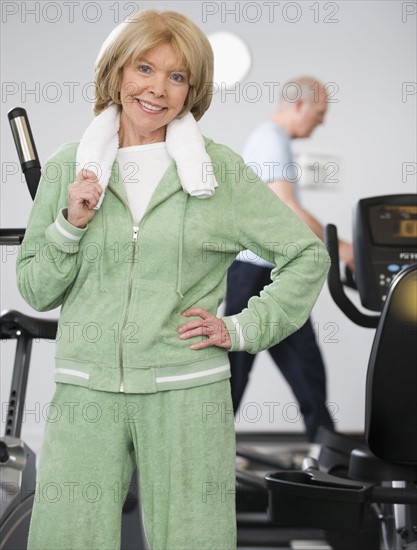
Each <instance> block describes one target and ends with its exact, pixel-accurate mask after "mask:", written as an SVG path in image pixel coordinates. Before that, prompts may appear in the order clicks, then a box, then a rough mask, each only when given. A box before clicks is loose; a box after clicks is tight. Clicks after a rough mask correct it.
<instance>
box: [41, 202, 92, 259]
mask: <svg viewBox="0 0 417 550" xmlns="http://www.w3.org/2000/svg"><path fill="white" fill-rule="evenodd" d="M66 215H67V209H66V208H62V209H61V210H60V211H59V213H58V216H57V218H56V220H55V221H54V223H52V224H51V225H50V226H49V227H48V228H47V229H46V236H47V238H48V240H49V241H51V242H53V243H54V244H55V245H57V246H58V247H59V248H60V249H61V250H62V251H64V252H67V253H75V252H77V251H78V248H79V246H78V244H79V242H80V240H81V238H82V237H83V235H84V233H85V232H86V231H87V229H88V225H87V226H86V227H84V228H83V229H80V228H79V227H75V225H72V224H71V223H69V221H68V220H67V219H66Z"/></svg>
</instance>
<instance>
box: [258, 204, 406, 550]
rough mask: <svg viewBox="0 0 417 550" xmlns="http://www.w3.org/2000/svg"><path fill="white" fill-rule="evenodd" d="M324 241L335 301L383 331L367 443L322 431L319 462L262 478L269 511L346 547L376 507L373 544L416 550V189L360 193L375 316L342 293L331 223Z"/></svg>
mask: <svg viewBox="0 0 417 550" xmlns="http://www.w3.org/2000/svg"><path fill="white" fill-rule="evenodd" d="M326 241H327V247H328V250H329V252H330V254H331V257H332V264H331V269H330V273H329V279H328V281H329V288H330V292H331V294H332V297H333V298H334V300H335V302H336V303H337V305H338V306H339V307H340V308H341V309H342V311H343V312H344V313H345V314H346V315H347V316H348V317H349V318H350V319H351V320H352V321H353V322H355V323H356V324H358V325H360V326H363V327H368V328H376V329H377V330H376V334H375V338H374V341H373V345H372V350H371V355H370V359H369V364H368V372H367V382H366V404H365V441H366V444H367V446H365V445H361V446H358V445H357V444H355V442H352V441H350V440H349V439H347V438H343V436H342V435H341V434H332V433H330V434H329V433H328V434H326V433H323V432H322V434H321V438H322V445H323V448H322V453H321V454H320V456H319V459H318V461H316V460H314V459H311V458H306V459H305V461H304V464H303V468H302V471H278V472H274V473H271V474H268V475H267V476H266V483H267V486H268V493H269V514H270V517H271V519H272V520H273V521H274V522H275V523H276V524H277V525H281V526H284V525H285V526H293V527H297V526H303V527H306V526H311V527H312V526H314V527H320V528H323V529H326V530H332V531H333V532H334V531H340V532H342V533H343V535H342V536H341V537H338V538H337V539H335V540H334V542H333V543H332V545H333V548H334V549H335V550H339V549H341V550H345V549H347V548H352V543H351V542H349V543H347V542H346V541H348V540H349V541H351V540H352V534H353V535H355V534H356V535H358V536H360V535H361V533H362V534H363V532H364V530H365V529H366V526H367V523H368V521H372V519H370V518H369V513H370V512H373V513H374V521H375V519H376V521H377V524H378V527H379V531H380V536H379V540H378V541H376V542H373V543H372V544H374V545H375V546H372V548H384V549H387V550H388V549H389V550H394V549H395V550H397V549H404V550H405V549H407V550H411V549H416V548H417V391H416V388H417V367H416V365H417V195H392V196H382V197H372V198H368V199H363V200H361V201H359V203H358V205H357V207H356V210H355V215H354V240H353V244H354V253H355V265H356V284H357V288H358V290H359V293H360V298H361V303H362V305H363V306H364V307H366V308H368V309H369V310H371V311H379V312H380V314H379V315H369V314H367V313H363V312H361V311H360V310H359V309H358V308H357V307H356V306H355V305H354V304H353V303H352V302H351V301H350V300H349V298H348V297H347V296H346V294H345V293H344V291H343V287H342V284H341V281H340V272H339V258H338V254H337V230H336V227H335V226H328V227H327V228H326ZM349 544H350V546H349ZM363 547H364V548H365V547H366V548H367V550H371V546H370V545H367V546H363ZM356 548H359V546H358V545H356Z"/></svg>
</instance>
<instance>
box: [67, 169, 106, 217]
mask: <svg viewBox="0 0 417 550" xmlns="http://www.w3.org/2000/svg"><path fill="white" fill-rule="evenodd" d="M102 192H103V189H102V187H101V185H100V184H99V182H98V179H97V176H96V175H95V174H94V172H91V171H90V170H86V169H83V170H80V172H78V175H77V178H76V180H75V181H74V183H70V184H69V185H68V217H67V219H68V221H69V223H71V224H72V225H75V227H79V228H84V227H85V226H86V225H87V224H88V222H89V221H90V220H91V219H92V218H93V217H94V214H95V213H96V211H95V210H94V207H95V206H96V204H97V203H98V201H99V199H100V195H101V194H102Z"/></svg>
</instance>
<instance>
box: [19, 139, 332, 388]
mask: <svg viewBox="0 0 417 550" xmlns="http://www.w3.org/2000/svg"><path fill="white" fill-rule="evenodd" d="M205 145H206V150H207V152H208V154H209V156H210V158H211V161H212V164H211V165H209V166H207V167H205V166H203V167H202V170H203V173H204V170H207V171H209V170H212V171H214V173H215V177H216V180H217V182H218V187H217V188H216V190H215V193H214V195H213V196H211V197H210V198H208V199H198V198H196V197H192V196H190V195H188V194H187V193H185V192H184V190H183V188H182V186H181V183H180V180H179V178H178V174H177V170H176V165H175V162H174V161H172V163H171V164H170V166H169V167H168V168H167V170H166V172H165V174H164V176H163V177H162V179H161V181H160V182H159V184H158V187H157V188H156V190H155V192H154V194H153V195H152V197H151V200H150V203H149V205H148V207H147V210H146V212H145V214H144V216H143V218H142V220H141V222H140V224H139V227H138V228H135V227H134V223H133V220H132V217H131V214H130V210H129V206H128V200H127V196H126V193H125V190H124V185H123V181H122V180H121V178H120V176H119V170H118V164H117V161H116V162H114V164H113V166H112V174H111V178H110V182H109V187H108V190H107V192H106V197H105V199H104V201H103V205H102V207H101V208H100V209H99V210H98V211H97V213H96V214H95V216H94V218H93V219H92V220H91V222H90V223H89V224H88V226H87V227H86V228H84V229H79V228H76V227H74V226H73V225H71V224H70V223H68V221H67V220H66V218H65V214H66V207H67V193H68V190H67V187H68V184H70V183H72V182H73V181H75V178H76V174H77V173H78V171H79V169H80V167H77V166H76V161H75V158H76V151H77V147H78V143H70V144H66V145H63V146H62V147H61V148H60V149H59V150H58V151H57V152H56V153H55V154H53V155H52V156H51V157H50V158H49V159H48V161H47V163H46V164H45V166H44V169H43V174H42V179H41V182H40V185H39V189H38V192H37V195H36V198H35V202H34V205H33V209H32V212H31V215H30V219H29V223H28V227H27V230H26V234H25V238H24V240H23V242H22V245H21V247H20V250H19V254H18V258H17V283H18V287H19V290H20V292H21V294H22V296H23V298H24V299H25V300H26V301H27V303H28V304H30V305H31V306H32V307H33V308H34V309H36V310H37V311H47V310H50V309H54V308H56V307H58V306H62V309H61V315H60V320H59V326H58V333H57V339H56V340H57V341H56V369H55V381H56V382H67V383H71V384H78V385H81V386H86V387H88V388H91V389H95V390H102V391H113V392H118V391H124V392H127V393H153V392H157V391H161V390H168V389H176V388H187V387H193V386H198V385H203V384H208V383H211V382H215V381H219V380H222V379H225V378H228V377H229V376H230V368H229V363H228V355H227V350H226V349H224V348H219V347H217V346H210V347H207V348H205V349H201V350H191V349H190V345H191V344H193V343H195V342H199V341H201V340H202V339H204V338H205V337H204V336H199V337H195V338H190V339H187V340H181V339H180V338H179V335H178V333H177V328H178V327H179V326H180V325H181V324H184V323H185V322H188V321H190V320H191V319H192V318H190V317H184V316H182V315H181V313H182V312H183V311H184V310H185V309H187V308H189V307H192V306H200V307H203V308H204V309H206V310H208V311H209V312H211V313H212V314H214V315H215V314H216V312H217V308H218V306H219V304H220V303H221V302H222V301H223V299H224V297H225V289H226V276H227V269H228V267H229V266H230V264H231V263H232V261H233V260H234V258H235V257H236V254H237V253H238V252H240V251H241V250H245V249H249V250H251V251H253V252H254V253H255V254H257V255H258V256H261V257H262V258H264V259H265V260H267V261H269V262H272V263H274V264H275V265H276V266H277V267H276V268H275V269H274V270H273V271H272V274H271V278H272V283H271V284H269V285H268V286H266V287H265V288H264V289H263V291H262V292H261V294H260V296H257V297H253V298H251V300H250V302H249V304H248V307H247V308H246V309H244V310H243V311H242V312H241V313H240V314H238V315H234V316H230V317H224V318H223V320H224V322H225V324H226V326H227V328H228V330H229V333H230V335H231V339H232V347H231V348H230V349H231V350H232V351H236V350H246V351H248V352H250V353H257V352H259V351H261V350H264V349H266V348H268V347H270V346H272V345H274V344H276V343H278V342H279V341H280V340H282V339H283V338H284V337H285V336H287V335H288V334H289V333H291V332H293V331H295V330H296V329H297V328H299V327H300V326H301V325H302V324H303V323H304V322H305V321H306V319H307V317H308V315H309V314H310V311H311V309H312V307H313V305H314V303H315V301H316V299H317V296H318V294H319V292H320V290H321V288H322V285H323V282H324V280H325V277H326V274H327V271H328V266H329V257H328V254H327V252H326V251H325V249H324V247H323V243H322V242H321V241H320V240H319V239H317V237H316V236H315V235H314V234H313V233H312V232H311V231H310V229H309V228H308V227H307V226H306V225H305V224H304V223H303V222H302V221H300V220H299V218H298V217H297V216H296V215H295V214H294V213H293V212H292V211H291V209H290V208H288V207H287V206H286V205H285V204H284V203H283V202H282V201H281V200H280V199H279V198H278V197H277V196H276V195H275V193H274V192H273V191H272V190H271V189H269V187H268V186H267V185H265V183H264V182H263V181H262V180H261V179H259V178H258V177H257V176H256V174H255V173H254V172H253V171H252V169H251V168H249V167H247V166H245V164H244V162H243V160H242V158H241V157H240V156H239V155H237V154H236V153H234V152H233V151H232V150H231V149H229V148H228V147H226V146H224V145H219V144H216V143H214V142H213V141H212V140H210V139H207V138H205Z"/></svg>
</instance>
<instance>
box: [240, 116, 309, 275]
mask: <svg viewBox="0 0 417 550" xmlns="http://www.w3.org/2000/svg"><path fill="white" fill-rule="evenodd" d="M242 157H243V159H244V161H245V163H246V164H248V165H249V166H251V167H252V169H253V170H254V172H255V173H256V174H257V175H258V176H259V177H260V178H261V179H263V180H264V181H265V182H270V181H274V180H287V181H289V182H291V183H292V184H293V187H294V193H295V195H296V197H297V198H299V197H298V178H299V176H298V172H297V170H296V168H295V162H294V160H293V155H292V151H291V138H290V136H289V135H288V134H287V132H285V130H284V129H283V128H281V127H280V126H278V125H277V124H275V123H274V122H272V121H271V120H268V121H265V122H263V123H261V124H260V125H259V126H258V127H257V128H256V129H255V130H254V131H253V132H252V134H251V135H250V136H249V138H248V139H247V140H246V143H245V145H244V148H243V152H242ZM236 259H237V260H239V261H241V262H248V263H251V264H255V265H259V266H262V267H268V268H273V267H275V265H274V264H271V263H269V262H267V261H266V260H264V259H263V258H260V257H259V256H257V255H256V254H254V253H253V252H252V251H251V250H242V252H240V253H239V254H238V255H237V257H236Z"/></svg>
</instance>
